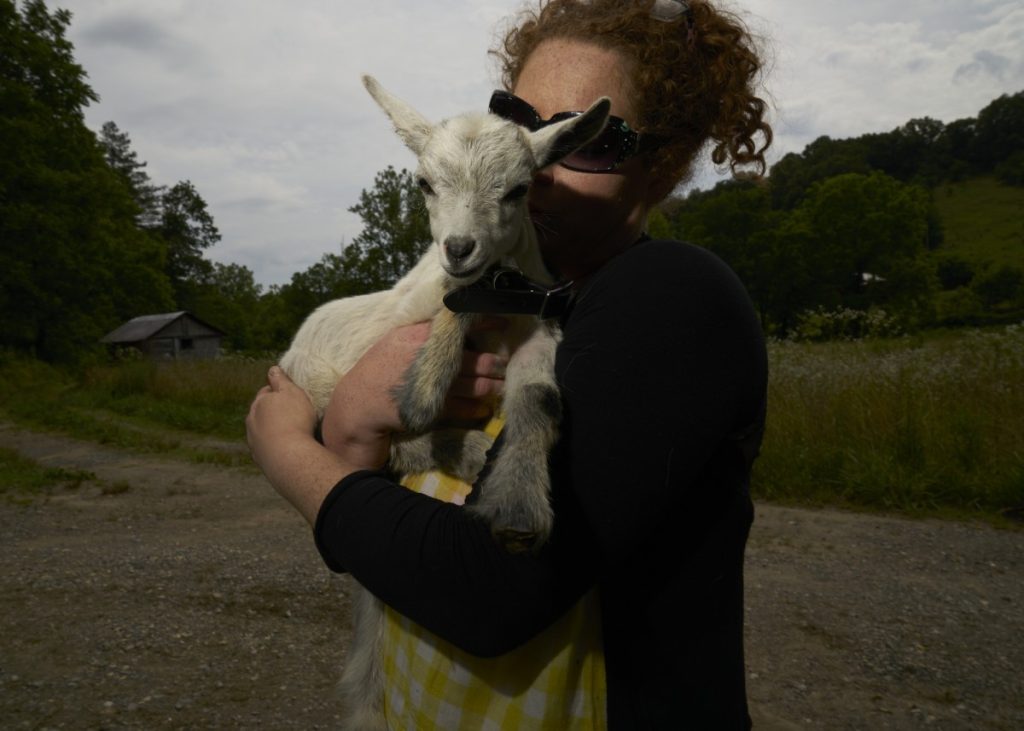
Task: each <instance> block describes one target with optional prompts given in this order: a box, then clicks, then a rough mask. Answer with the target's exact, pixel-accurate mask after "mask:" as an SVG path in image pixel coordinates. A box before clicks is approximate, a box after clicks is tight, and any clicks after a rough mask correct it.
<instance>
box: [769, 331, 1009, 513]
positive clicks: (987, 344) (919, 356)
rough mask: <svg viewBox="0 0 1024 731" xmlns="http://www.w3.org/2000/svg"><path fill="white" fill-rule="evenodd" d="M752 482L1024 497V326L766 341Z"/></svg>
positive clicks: (922, 501) (970, 502)
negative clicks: (760, 434)
mask: <svg viewBox="0 0 1024 731" xmlns="http://www.w3.org/2000/svg"><path fill="white" fill-rule="evenodd" d="M769 358H770V364H771V366H770V367H771V371H770V379H769V411H768V430H767V433H766V435H765V442H764V446H763V449H762V456H761V458H760V459H759V460H758V462H757V463H756V465H755V469H754V489H755V492H756V494H758V495H760V496H762V497H766V498H770V499H782V500H788V501H796V502H802V503H807V502H810V503H833V504H835V503H839V504H849V505H857V506H867V507H877V508H884V509H896V510H900V511H904V512H909V513H920V512H925V511H927V512H931V511H935V510H937V509H941V508H953V509H957V510H967V511H984V512H993V511H995V512H998V511H1000V510H1003V509H1006V508H1011V507H1015V506H1019V505H1021V504H1024V328H1022V327H1021V326H1019V325H1015V326H1010V327H1007V328H1004V329H1002V330H998V331H976V330H975V331H962V332H959V333H955V334H948V335H945V336H939V337H930V338H928V339H922V338H902V339H896V340H877V341H871V340H866V341H859V342H833V343H818V344H808V343H791V342H776V343H772V344H771V345H770V347H769Z"/></svg>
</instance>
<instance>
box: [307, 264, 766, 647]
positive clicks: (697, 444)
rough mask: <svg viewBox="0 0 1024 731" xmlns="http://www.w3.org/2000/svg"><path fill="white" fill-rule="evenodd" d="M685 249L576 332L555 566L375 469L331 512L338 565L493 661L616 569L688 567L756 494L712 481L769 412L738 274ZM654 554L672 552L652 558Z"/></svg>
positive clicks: (597, 294) (325, 523) (343, 490)
mask: <svg viewBox="0 0 1024 731" xmlns="http://www.w3.org/2000/svg"><path fill="white" fill-rule="evenodd" d="M669 246H671V247H674V248H671V249H667V250H665V249H664V248H663V247H658V248H656V250H653V251H644V252H635V253H634V252H630V253H627V254H623V255H622V257H620V260H618V261H616V262H615V263H614V264H612V265H609V266H610V267H613V268H612V269H610V270H609V271H607V272H602V273H601V274H600V275H598V276H597V277H595V279H594V281H593V283H592V285H591V286H590V288H589V289H588V290H587V291H586V292H584V294H583V296H582V297H581V299H580V302H579V304H578V305H577V307H576V311H575V312H574V313H573V315H572V316H571V319H570V321H569V323H568V324H567V326H566V329H565V339H564V341H563V343H562V346H561V347H560V348H559V354H558V368H557V370H558V378H559V385H560V387H561V388H562V391H563V398H564V400H565V404H566V414H567V420H566V423H564V424H563V426H562V428H563V435H564V436H563V438H562V440H561V441H560V443H559V445H558V447H557V448H556V450H555V453H554V454H553V455H552V470H553V471H552V477H553V480H554V481H555V485H554V491H553V500H554V508H555V515H556V518H555V528H554V532H553V534H552V537H551V540H550V542H549V543H548V544H547V545H546V546H545V547H544V548H543V549H542V550H541V552H540V553H539V554H537V555H536V556H532V555H522V554H519V555H511V554H508V553H507V552H505V551H504V550H503V549H502V548H501V547H500V546H499V545H498V544H497V543H496V542H495V541H494V540H493V539H492V538H491V536H490V532H489V530H488V528H487V526H486V525H484V524H483V523H482V522H480V521H479V520H476V519H475V518H474V517H473V516H472V515H471V514H470V513H469V512H468V511H466V510H464V509H461V508H459V507H457V506H453V505H447V504H445V503H441V502H439V501H436V500H433V499H432V498H429V497H425V496H423V495H419V494H415V493H412V492H409V491H407V490H404V489H402V488H400V487H397V486H395V485H393V483H391V482H390V481H389V480H387V479H386V478H384V477H382V476H381V475H378V474H372V473H361V474H357V475H352V476H351V477H349V478H347V479H346V480H344V481H343V482H342V483H341V484H339V486H338V487H337V488H336V489H335V490H334V491H333V492H332V493H331V495H330V496H329V498H328V499H327V501H326V502H325V504H324V506H323V509H322V510H321V514H320V518H319V520H318V523H317V526H316V538H317V545H318V547H319V549H320V551H321V553H322V555H323V556H324V558H325V561H326V562H327V563H328V565H329V566H331V567H332V568H334V569H335V570H345V569H347V570H349V571H351V572H352V573H353V575H354V576H355V577H356V578H357V579H358V580H359V581H360V582H361V583H362V584H363V585H365V586H366V587H367V588H369V589H370V590H371V591H372V592H373V593H374V594H375V595H376V596H378V597H380V598H381V599H382V600H383V601H384V602H385V603H387V604H388V605H389V606H392V607H393V608H395V609H396V610H398V611H399V612H401V613H403V614H405V615H406V616H408V617H410V618H412V619H413V620H414V621H416V622H417V623H419V624H421V625H423V626H424V627H426V628H427V629H429V630H430V631H432V632H434V633H435V634H438V635H439V636H441V637H443V638H444V639H446V640H448V641H449V642H452V643H453V644H455V645H456V646H458V647H461V648H462V649H464V650H466V651H468V652H471V653H473V654H481V655H484V654H499V653H501V652H507V651H508V650H511V649H513V648H514V647H516V646H517V645H518V644H519V643H521V642H523V641H525V640H527V639H529V638H530V637H532V636H533V635H534V634H535V633H537V632H539V631H540V630H542V629H543V628H544V627H546V626H547V625H548V624H550V623H551V622H552V621H554V620H555V619H557V618H558V617H559V616H560V615H561V614H562V613H563V612H564V611H565V609H567V608H568V607H569V606H571V604H572V603H573V602H574V601H576V600H577V599H578V598H579V596H580V595H582V593H584V592H585V591H586V590H587V589H588V588H589V587H590V586H592V585H593V584H594V583H595V582H596V581H598V580H599V579H601V578H602V577H605V576H608V575H609V573H616V574H619V575H621V574H623V573H628V574H630V575H636V576H637V577H638V579H641V582H640V583H641V584H643V583H644V582H645V581H648V580H649V581H650V582H656V581H657V579H658V576H659V574H660V575H664V572H665V571H667V570H670V567H671V566H675V567H678V566H680V565H682V564H683V563H685V562H686V561H687V560H688V555H687V553H688V552H692V551H693V550H695V549H694V546H695V545H698V544H699V542H700V540H701V538H700V536H701V534H702V533H703V532H704V531H706V530H708V528H707V526H708V525H710V524H711V521H712V518H713V513H714V511H715V509H716V506H715V505H712V503H716V502H720V501H721V500H720V498H719V493H724V490H725V489H732V488H735V489H737V490H738V489H739V488H740V485H739V480H740V479H742V472H743V469H744V467H743V466H742V465H735V470H736V475H732V474H730V475H728V476H727V477H725V478H722V479H719V476H718V475H717V474H711V473H710V472H709V471H708V470H707V467H708V466H709V465H712V466H715V468H716V469H717V463H716V460H717V459H718V458H719V455H718V454H717V452H718V450H719V448H720V446H721V444H722V441H723V439H724V438H725V437H726V436H727V434H728V433H729V432H730V430H732V429H733V428H734V427H735V426H736V425H737V420H742V419H744V418H750V419H753V418H754V417H755V416H756V413H757V409H756V407H757V406H759V404H760V402H759V400H758V399H760V397H761V396H763V374H764V369H763V363H761V362H759V361H758V352H759V349H760V351H761V356H762V357H763V344H762V343H761V342H760V336H759V334H758V333H757V332H756V329H757V324H756V318H754V317H753V312H752V309H751V307H750V304H749V300H747V299H746V295H745V293H744V292H743V290H742V287H741V286H739V284H738V282H736V281H735V277H734V276H732V274H731V273H730V272H728V270H727V269H726V268H725V267H724V265H722V264H721V262H718V261H717V260H713V259H712V258H711V257H710V255H709V254H707V253H706V252H702V251H695V250H693V249H692V248H686V249H684V248H683V247H682V245H681V244H671V245H669ZM748 414H749V417H748ZM729 464H730V469H732V468H733V466H732V463H731V462H730V463H729ZM734 478H735V479H734ZM733 482H735V483H736V484H735V485H732V483H733ZM719 486H721V487H722V488H723V489H722V490H718V489H717V488H718V487H719ZM722 497H723V498H724V495H723V496H722ZM653 541H656V542H658V544H659V547H661V548H664V549H665V550H664V551H655V550H651V549H650V545H651V543H652V542H653ZM671 570H674V569H671ZM641 575H643V576H644V577H646V578H642V577H641Z"/></svg>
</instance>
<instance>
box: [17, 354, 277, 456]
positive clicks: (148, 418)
mask: <svg viewBox="0 0 1024 731" xmlns="http://www.w3.org/2000/svg"><path fill="white" fill-rule="evenodd" d="M269 365H270V364H269V362H267V363H264V362H262V361H254V360H251V359H243V358H239V359H222V360H216V361H177V362H168V363H155V362H151V361H130V362H121V363H116V364H108V365H101V366H94V367H90V368H88V369H86V370H85V371H84V372H81V373H77V374H68V373H64V372H62V371H59V370H57V369H55V368H52V367H50V366H47V365H46V364H43V363H39V362H37V361H33V360H26V359H21V358H16V357H9V356H8V357H0V404H2V406H0V412H2V413H3V414H4V415H5V416H6V417H8V418H11V419H14V420H16V421H18V422H21V423H23V424H26V425H28V426H33V427H36V428H42V429H50V430H55V431H59V432H62V433H64V434H69V435H71V436H75V437H78V438H81V439H86V440H89V441H94V442H99V443H101V444H109V445H112V446H115V447H120V448H125V449H131V450H135V451H140V452H151V453H161V454H165V455H168V456H174V457H177V458H182V459H187V460H190V461H193V462H201V463H211V464H221V465H225V466H242V465H251V460H250V458H249V456H248V454H247V453H245V452H244V451H242V450H240V449H238V448H239V447H241V446H242V445H243V444H244V439H245V424H244V420H245V414H246V412H247V410H248V407H249V403H250V402H251V401H252V398H253V396H254V395H255V393H256V390H257V389H258V388H259V387H260V385H262V384H263V383H264V382H265V377H266V370H267V368H268V367H269ZM216 441H219V442H220V443H219V444H218V443H216ZM225 443H226V444H225ZM232 447H234V448H232Z"/></svg>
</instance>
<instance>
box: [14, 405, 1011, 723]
mask: <svg viewBox="0 0 1024 731" xmlns="http://www.w3.org/2000/svg"><path fill="white" fill-rule="evenodd" d="M0 446H4V447H8V448H14V449H17V450H19V451H21V452H23V453H24V454H26V455H28V456H31V457H33V458H35V459H37V460H38V461H40V462H42V463H44V464H47V465H53V466H63V467H69V468H79V469H88V470H91V471H92V472H93V473H95V474H96V475H97V477H98V478H100V480H101V481H102V482H101V483H100V484H87V485H86V486H83V487H82V488H79V489H78V490H77V491H75V492H63V493H59V494H54V495H51V496H49V497H48V498H42V499H38V500H35V501H34V502H33V503H32V504H30V505H28V506H23V505H16V504H14V503H12V502H11V501H9V500H3V499H2V497H0V728H3V729H44V728H75V729H98V728H111V729H113V728H138V729H152V728H202V729H215V728H266V729H317V728H330V727H333V726H334V724H335V720H336V717H335V715H334V712H333V704H332V696H331V693H332V687H333V684H334V681H335V679H336V677H337V675H338V668H339V666H340V662H341V660H342V657H343V652H344V647H345V644H346V641H347V639H348V612H349V601H348V596H347V591H348V587H347V583H346V580H345V579H344V578H342V577H338V576H335V575H332V574H330V573H329V572H328V571H327V570H326V568H324V567H323V565H322V563H321V562H320V559H319V557H318V556H317V554H316V551H315V549H314V548H313V544H312V540H311V538H310V533H309V530H308V528H307V527H306V525H305V523H304V522H303V521H302V520H301V519H300V518H299V517H298V516H297V515H296V514H294V513H293V512H291V510H290V509H289V508H288V507H287V506H286V505H285V504H284V502H283V501H281V500H280V499H279V498H278V497H277V496H276V495H275V494H274V493H273V491H272V490H271V489H270V487H269V486H268V485H267V484H266V482H265V481H264V480H263V478H262V477H260V476H259V475H257V474H256V473H255V472H248V471H245V470H237V469H236V470H227V469H224V468H217V467H205V466H198V465H192V464H185V463H181V462H172V461H165V460H160V459H157V458H153V457H149V456H139V455H134V454H127V453H123V452H117V451H114V450H110V449H106V448H102V447H99V446H97V445H94V444H88V443H84V442H78V441H74V440H70V439H65V438H59V437H54V436H49V435H41V434H32V433H27V432H24V431H20V430H18V429H15V428H13V427H11V426H9V425H0ZM103 485H106V486H107V487H108V489H107V491H106V492H108V493H112V494H104V491H103V489H102V487H103ZM111 485H114V486H116V489H113V490H111V489H109V486H111ZM747 587H748V590H747V612H748V614H747V616H748V621H747V629H748V644H747V648H748V650H747V655H748V660H747V665H748V673H749V676H748V677H749V681H748V682H749V686H748V687H749V693H750V698H751V702H752V704H753V705H754V710H755V720H756V721H757V722H758V723H757V727H758V728H760V729H791V728H822V729H882V728H892V729H916V728H919V727H928V728H936V729H1019V728H1024V682H1022V678H1024V672H1022V669H1024V650H1022V648H1024V532H1020V531H998V530H993V529H991V528H987V527H979V526H972V525H964V524H959V523H950V522H938V521H920V522H918V521H906V520H900V519H893V518H884V517H875V516H864V515H855V514H848V513H842V512H836V511H809V510H798V509H788V508H779V507H774V506H770V505H759V506H758V516H757V520H756V522H755V527H754V531H753V534H752V536H751V541H750V547H749V551H748V561H747Z"/></svg>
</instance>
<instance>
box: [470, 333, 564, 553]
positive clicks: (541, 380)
mask: <svg viewBox="0 0 1024 731" xmlns="http://www.w3.org/2000/svg"><path fill="white" fill-rule="evenodd" d="M557 345H558V335H557V331H555V330H552V329H549V328H548V326H546V325H542V326H541V327H539V328H538V329H537V331H536V332H535V333H534V334H533V336H532V337H531V338H530V340H528V341H527V342H526V343H525V344H524V345H523V346H521V347H520V349H519V350H518V351H517V352H516V354H515V355H514V356H513V358H512V360H511V361H510V362H509V367H508V371H507V373H506V380H505V400H504V404H503V408H504V411H505V426H504V429H503V437H502V438H503V440H504V442H503V444H502V448H501V450H500V451H499V452H498V454H497V456H496V457H495V459H494V462H493V463H492V465H491V469H490V472H489V473H488V474H487V476H486V477H485V478H484V481H483V484H482V485H481V492H480V499H479V500H478V501H477V503H476V504H475V505H473V506H472V508H471V510H472V511H473V512H474V513H476V514H477V515H479V516H481V517H482V518H483V519H484V520H486V521H487V523H488V524H489V525H490V526H491V530H492V532H493V533H494V535H495V537H497V538H498V540H499V541H500V542H501V543H502V544H503V545H504V546H505V548H506V549H508V550H509V551H511V552H522V551H527V550H533V549H537V548H539V547H540V546H541V545H542V544H543V543H544V542H545V541H546V540H547V538H548V536H549V535H550V534H551V528H552V524H553V523H554V514H553V512H552V510H551V501H550V493H551V477H550V475H549V473H548V455H549V454H550V452H551V448H552V447H553V446H554V444H555V441H556V439H557V438H558V424H559V422H560V421H561V417H562V401H561V397H560V395H559V393H558V386H557V384H556V382H555V375H554V361H555V348H556V347H557Z"/></svg>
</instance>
